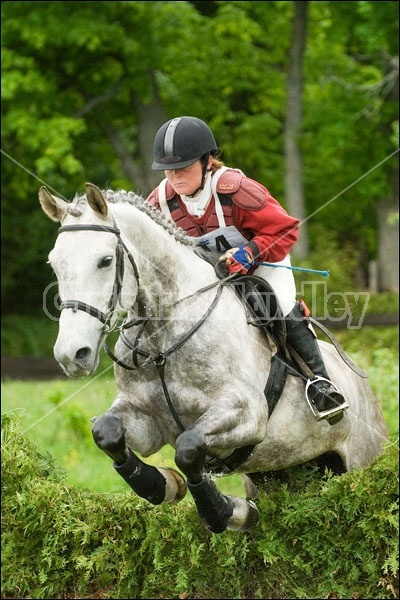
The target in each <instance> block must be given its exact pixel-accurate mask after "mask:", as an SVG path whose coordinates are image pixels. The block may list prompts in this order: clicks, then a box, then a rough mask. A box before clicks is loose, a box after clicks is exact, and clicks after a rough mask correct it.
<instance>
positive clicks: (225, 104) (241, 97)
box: [1, 0, 398, 314]
mask: <svg viewBox="0 0 400 600" xmlns="http://www.w3.org/2000/svg"><path fill="white" fill-rule="evenodd" d="M201 4H207V3H191V2H179V3H177V2H119V1H114V2H102V3H94V2H76V1H74V2H72V1H64V2H19V1H17V0H14V1H13V2H3V3H2V6H1V11H2V57H3V62H2V151H3V153H4V156H3V161H2V190H3V194H2V238H3V241H4V248H3V253H2V267H3V268H2V273H3V276H2V294H3V312H7V313H12V312H16V311H18V312H21V313H24V314H29V313H30V312H31V311H32V310H37V309H38V308H39V307H40V306H41V304H42V291H43V290H44V289H45V288H46V286H47V285H48V283H49V281H50V280H51V273H50V271H49V270H48V269H46V267H45V264H44V263H45V261H46V256H47V254H48V252H49V250H50V249H51V247H52V244H53V241H54V237H55V235H56V229H55V227H54V224H52V223H51V222H50V221H49V220H48V219H46V218H45V217H44V215H43V213H42V211H41V209H40V208H39V205H38V200H37V192H38V187H39V185H41V184H42V183H46V184H47V185H49V186H50V187H51V188H52V189H53V190H54V191H56V193H57V194H58V195H59V196H64V197H66V198H71V197H72V196H73V195H74V194H75V192H77V191H81V189H82V187H83V184H84V182H85V181H93V182H95V183H96V184H97V185H99V186H100V187H103V186H104V187H105V186H107V187H125V188H127V189H128V188H130V189H132V188H133V189H134V190H135V191H138V192H139V193H142V194H144V195H145V194H146V193H147V192H148V191H149V190H150V189H151V187H152V186H153V184H154V185H155V179H154V177H155V176H154V174H152V173H151V169H150V163H151V153H152V137H153V134H154V133H155V131H156V130H157V128H158V126H159V125H161V122H162V121H163V120H164V119H165V117H172V116H176V115H177V114H196V115H198V116H199V117H201V118H204V119H205V120H207V121H208V122H209V123H210V125H211V127H212V128H213V130H214V132H215V136H216V139H217V142H218V144H219V146H220V147H221V149H222V151H223V159H224V161H225V162H226V164H228V165H230V166H233V167H236V166H237V167H240V168H241V169H243V171H244V172H245V173H246V174H247V175H249V176H250V177H254V178H255V179H258V180H259V181H261V182H262V183H263V184H264V185H266V186H267V187H268V189H269V190H270V191H271V193H272V194H273V195H274V196H275V197H276V198H278V199H279V200H280V201H281V202H282V203H283V204H285V194H284V168H285V165H284V144H283V131H284V123H285V103H286V90H285V84H286V81H285V80H286V68H287V61H288V48H289V46H290V31H291V25H292V24H291V20H292V14H293V3H292V2H263V1H258V2H225V1H222V2H216V3H213V6H212V10H210V11H207V10H202V9H201V7H200V5H201ZM196 8H197V9H198V10H196ZM308 21H309V22H308V35H307V47H306V53H305V63H304V111H303V112H304V120H303V126H302V132H301V140H300V142H301V147H302V154H303V157H304V188H305V196H306V203H307V206H306V209H307V214H308V215H313V216H312V221H310V237H311V239H310V242H311V243H310V246H311V247H319V246H320V240H321V239H323V238H324V236H325V235H327V234H328V232H330V231H331V230H332V229H333V230H334V238H335V239H336V241H337V243H338V246H339V248H341V247H342V246H343V245H344V242H346V243H347V244H348V245H349V246H351V247H353V248H354V254H353V256H355V255H356V254H358V255H360V256H361V257H362V260H363V261H364V262H365V263H367V262H368V259H369V258H371V257H374V256H375V254H376V249H377V223H376V218H375V210H374V204H375V202H376V201H379V200H381V199H382V198H384V197H385V196H387V195H388V194H389V193H390V192H391V190H390V181H391V176H392V173H393V171H394V170H395V169H396V163H395V160H394V159H392V160H389V159H388V160H386V159H387V158H388V156H389V155H390V153H391V152H393V150H395V148H396V147H397V141H398V136H396V132H398V97H397V98H396V96H395V93H394V88H393V84H394V77H393V74H394V73H395V69H394V68H393V64H392V62H393V61H394V60H395V57H396V56H397V55H398V45H397V40H398V14H397V6H396V3H395V2H384V1H383V2H382V1H381V2H364V1H363V2H352V3H340V2H310V3H309V19H308ZM65 23H67V24H68V26H67V27H65ZM381 162H382V164H381V165H380V167H379V168H375V167H376V165H378V164H380V163H381ZM370 171H371V172H370ZM366 174H368V176H366V177H364V175H366ZM355 182H357V184H355ZM348 186H351V189H349V190H348V191H347V192H346V193H343V194H342V190H346V189H347V188H348ZM336 196H338V197H337V199H335V201H334V202H332V203H331V200H332V198H336ZM322 208H323V210H321V209H322ZM314 223H315V224H316V225H319V226H320V227H319V228H318V230H315V229H314V227H313V226H312V225H313V224H314ZM332 224H334V226H332ZM321 230H322V237H321V235H320V233H321ZM21 289H23V290H24V293H23V294H21Z"/></svg>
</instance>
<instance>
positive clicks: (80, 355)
mask: <svg viewBox="0 0 400 600" xmlns="http://www.w3.org/2000/svg"><path fill="white" fill-rule="evenodd" d="M90 353H91V350H90V348H88V347H87V346H86V348H80V350H78V351H77V353H76V354H75V358H76V360H78V361H81V360H85V358H88V357H89V356H90Z"/></svg>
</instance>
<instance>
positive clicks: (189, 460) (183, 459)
mask: <svg viewBox="0 0 400 600" xmlns="http://www.w3.org/2000/svg"><path fill="white" fill-rule="evenodd" d="M206 455H207V444H206V442H205V439H204V437H203V435H201V434H200V433H199V432H198V431H194V430H190V431H184V432H183V433H182V434H181V435H180V436H179V437H178V438H177V440H176V452H175V464H176V466H177V467H178V469H180V470H181V471H182V472H183V473H184V474H185V475H186V477H187V478H188V480H189V481H190V482H192V483H199V482H200V481H201V480H202V477H203V469H204V464H205V460H206Z"/></svg>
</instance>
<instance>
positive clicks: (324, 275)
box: [254, 262, 329, 277]
mask: <svg viewBox="0 0 400 600" xmlns="http://www.w3.org/2000/svg"><path fill="white" fill-rule="evenodd" d="M254 264H255V265H257V266H258V265H263V266H265V267H274V268H275V269H278V268H280V269H290V270H291V271H304V272H305V273H317V274H318V275H323V277H329V271H317V270H316V269H304V268H303V267H291V266H289V265H277V264H276V263H270V262H255V263H254Z"/></svg>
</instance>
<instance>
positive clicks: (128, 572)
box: [2, 413, 398, 598]
mask: <svg viewBox="0 0 400 600" xmlns="http://www.w3.org/2000/svg"><path fill="white" fill-rule="evenodd" d="M2 427H3V428H2V448H3V462H2V468H3V476H2V486H3V502H2V517H3V529H2V593H3V594H4V595H5V596H7V597H18V598H57V597H62V598H76V597H81V598H82V597H87V596H89V595H95V596H96V597H97V598H165V597H169V598H177V597H184V598H285V597H291V598H326V597H332V596H333V595H335V597H338V598H395V597H398V596H397V594H398V590H397V589H396V578H397V573H398V477H397V473H398V454H397V450H396V447H395V444H394V443H392V444H388V446H387V448H386V450H385V453H384V454H383V455H382V456H381V457H379V458H378V459H376V460H375V461H374V463H373V464H372V465H370V466H369V467H368V468H365V469H362V470H358V471H355V472H353V473H350V474H346V475H343V476H340V477H333V476H331V474H330V473H329V472H326V473H325V474H322V473H320V472H319V471H318V470H317V469H315V468H314V467H311V466H309V467H307V466H303V467H300V468H293V469H288V470H287V471H285V472H282V473H280V474H279V473H276V474H275V476H273V474H271V475H270V476H268V477H267V478H266V479H265V483H264V485H263V486H262V488H260V492H259V496H258V498H257V504H258V507H259V510H260V513H261V523H260V525H259V527H258V528H257V529H256V530H255V531H254V532H253V533H248V534H241V533H235V532H225V533H223V534H221V535H214V534H211V533H210V532H209V531H208V530H206V529H205V528H204V527H203V526H202V525H201V523H200V521H199V518H198V515H197V513H196V510H195V508H194V505H193V503H192V502H182V503H180V504H178V505H173V506H168V505H166V506H162V505H161V506H156V507H153V506H151V505H149V504H148V503H146V502H145V501H144V500H142V499H140V498H137V497H136V496H135V495H133V494H132V493H131V492H126V493H118V494H99V493H90V492H89V491H87V490H77V489H75V488H74V487H72V486H66V485H65V484H64V483H63V481H62V476H61V475H60V472H59V470H58V468H57V466H56V465H55V464H54V463H53V462H52V461H51V458H50V457H48V456H43V455H42V454H41V453H40V452H39V450H38V449H37V447H36V446H35V445H34V444H33V443H32V441H31V440H30V439H29V438H28V437H26V436H25V435H23V434H22V432H21V429H20V422H19V420H18V419H17V418H16V416H15V414H11V413H10V414H8V415H6V416H5V417H3V424H2ZM16 557H17V560H16ZM210 574H212V576H210Z"/></svg>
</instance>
